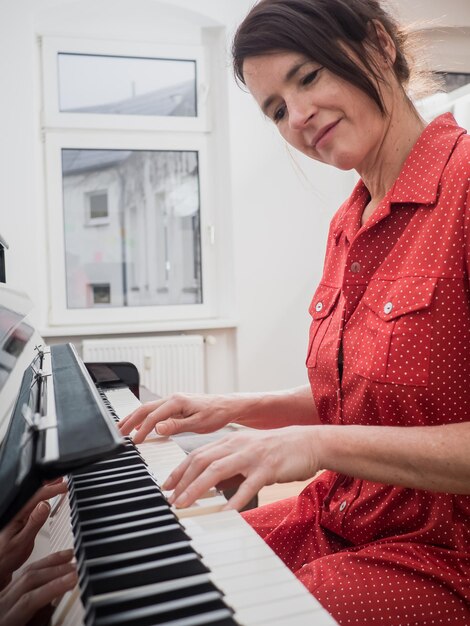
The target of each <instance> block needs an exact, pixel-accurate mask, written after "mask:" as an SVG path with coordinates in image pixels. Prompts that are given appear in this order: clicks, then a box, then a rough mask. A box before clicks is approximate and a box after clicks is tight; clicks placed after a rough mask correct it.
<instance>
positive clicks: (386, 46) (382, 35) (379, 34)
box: [369, 20, 397, 67]
mask: <svg viewBox="0 0 470 626" xmlns="http://www.w3.org/2000/svg"><path fill="white" fill-rule="evenodd" d="M369 29H370V30H371V31H372V29H373V30H374V31H375V36H374V33H373V32H371V35H372V40H373V41H374V43H375V42H376V44H377V49H378V51H379V52H380V53H381V56H382V59H383V62H385V66H388V67H393V65H394V63H395V60H396V58H397V49H396V47H395V44H394V42H393V39H392V38H391V37H390V35H389V33H388V32H387V31H386V30H385V27H384V25H383V24H382V22H380V21H379V20H372V22H371V23H370V24H369ZM377 62H378V63H379V64H380V58H378V59H377Z"/></svg>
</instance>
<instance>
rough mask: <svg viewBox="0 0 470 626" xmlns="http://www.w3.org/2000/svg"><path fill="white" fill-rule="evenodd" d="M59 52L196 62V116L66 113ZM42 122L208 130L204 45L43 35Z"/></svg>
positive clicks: (90, 126) (48, 124)
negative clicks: (61, 103) (61, 98)
mask: <svg viewBox="0 0 470 626" xmlns="http://www.w3.org/2000/svg"><path fill="white" fill-rule="evenodd" d="M60 53H71V54H90V55H105V56H119V57H136V58H139V57H140V58H155V59H160V58H163V59H172V60H182V61H187V60H191V61H195V62H196V94H197V96H196V97H197V116H196V117H177V116H174V117H172V116H158V115H121V114H119V115H113V114H108V113H105V114H93V113H67V112H63V111H61V110H60V109H59V72H58V63H57V58H58V55H59V54H60ZM41 54H42V83H43V103H44V108H43V122H44V126H45V128H46V129H47V128H71V129H79V128H82V129H84V130H89V129H96V130H105V129H110V130H119V129H120V130H145V131H152V130H153V131H171V132H184V133H189V132H199V133H202V132H210V130H211V128H210V124H209V111H208V98H207V96H208V93H209V76H208V69H207V65H208V64H207V63H206V61H205V54H204V48H203V47H202V46H195V45H191V46H189V45H181V46H180V45H170V44H165V45H157V44H152V43H145V42H128V41H125V42H124V41H123V42H121V41H105V40H89V39H67V38H61V37H43V38H42V40H41Z"/></svg>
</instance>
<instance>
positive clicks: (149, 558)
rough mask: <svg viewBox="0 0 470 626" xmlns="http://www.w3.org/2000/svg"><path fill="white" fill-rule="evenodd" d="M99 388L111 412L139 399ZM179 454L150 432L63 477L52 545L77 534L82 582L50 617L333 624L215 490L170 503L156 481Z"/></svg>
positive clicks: (69, 623) (103, 623)
mask: <svg viewBox="0 0 470 626" xmlns="http://www.w3.org/2000/svg"><path fill="white" fill-rule="evenodd" d="M106 396H107V402H109V408H110V410H111V411H113V410H114V412H115V414H116V416H117V419H120V418H122V417H124V416H125V415H127V414H128V413H129V412H130V411H132V410H133V409H135V408H136V407H137V406H139V404H140V403H139V401H138V400H137V399H136V398H135V396H134V395H133V394H132V393H131V392H130V391H129V390H127V389H119V390H112V391H109V392H107V393H106ZM184 456H185V455H184V452H183V451H182V450H181V449H180V448H179V446H177V444H175V443H174V442H172V441H170V440H168V439H166V438H162V437H158V436H157V435H155V436H154V437H153V438H152V439H151V440H150V441H149V440H148V439H147V440H146V442H145V443H143V444H140V445H138V446H134V444H132V443H130V442H129V444H128V445H127V447H126V450H125V451H124V452H122V453H120V454H119V455H118V456H117V457H115V458H113V459H108V460H105V461H101V462H99V463H95V464H94V465H92V466H89V467H87V468H85V469H84V470H82V471H80V472H78V471H77V472H74V474H73V476H72V477H70V488H69V495H68V496H67V497H66V498H64V500H63V502H62V504H61V506H60V507H59V508H58V510H57V511H53V516H52V517H51V549H52V550H53V551H55V550H62V549H65V548H67V547H71V546H72V545H73V542H75V551H76V555H77V566H78V569H79V586H80V589H78V588H77V589H76V590H74V591H73V592H71V593H70V594H66V596H64V598H63V599H62V601H61V602H60V604H59V606H58V607H57V609H56V611H55V613H54V617H53V621H52V625H53V626H80V625H82V624H83V625H86V626H91V625H93V626H114V625H116V626H117V625H119V624H123V625H125V624H132V625H133V626H151V625H152V626H153V625H156V624H165V625H166V626H197V625H203V624H208V625H209V624H211V625H213V626H230V625H233V624H239V625H245V626H268V625H270V626H287V625H289V624H296V626H304V625H305V626H307V624H308V625H309V626H312V625H313V626H315V625H318V626H333V625H334V624H336V622H335V621H334V620H333V618H332V617H331V616H330V615H329V614H328V613H327V612H326V611H325V609H323V607H322V606H321V605H320V604H319V602H318V601H317V600H316V599H315V598H314V597H313V596H312V595H311V594H310V593H309V592H308V591H307V590H306V589H305V587H304V586H303V585H302V584H301V583H300V582H299V581H298V580H297V579H296V578H295V576H294V575H293V574H292V573H291V572H290V571H289V569H288V568H287V567H286V566H285V565H284V563H283V562H282V561H281V560H280V559H279V558H278V557H277V556H276V555H275V554H274V553H273V552H272V550H271V549H270V548H269V547H268V546H267V545H266V544H265V543H264V542H263V541H262V539H261V538H260V537H259V536H258V535H257V534H256V532H255V531H254V530H253V529H252V528H251V527H250V526H249V524H247V523H246V522H245V521H244V520H243V518H242V517H241V516H240V515H239V514H238V513H237V512H236V511H220V510H219V509H220V508H221V507H222V506H223V504H224V503H225V498H224V497H223V496H222V495H219V494H217V492H215V490H211V491H210V492H208V494H206V497H204V498H201V499H200V500H199V501H198V502H196V503H195V505H193V506H192V507H188V509H183V510H175V509H172V508H171V507H170V506H169V505H168V503H167V501H166V498H165V494H164V493H163V492H162V491H161V490H160V488H159V486H158V485H159V484H161V483H162V482H163V481H164V480H165V478H166V477H167V476H168V474H169V473H170V472H171V470H172V469H173V468H174V467H175V466H176V465H177V464H178V463H179V462H180V461H181V460H182V459H183V458H184ZM214 511H217V512H214ZM70 521H71V522H72V528H71V525H70ZM72 530H73V532H72ZM74 536H75V540H74Z"/></svg>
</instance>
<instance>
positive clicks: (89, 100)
mask: <svg viewBox="0 0 470 626" xmlns="http://www.w3.org/2000/svg"><path fill="white" fill-rule="evenodd" d="M43 73H44V118H45V126H44V131H45V145H46V150H45V155H46V163H47V170H48V179H47V204H48V217H49V231H50V238H51V241H50V245H49V250H50V251H51V261H52V262H51V263H50V274H51V281H50V282H51V294H52V298H51V318H50V323H51V324H52V325H62V324H64V325H66V324H89V323H98V324H99V323H103V325H107V324H109V322H139V321H154V320H170V319H191V318H193V319H196V318H197V319H200V318H204V317H213V316H214V314H215V304H214V303H215V295H214V291H215V288H214V276H215V262H214V261H215V258H214V250H213V245H212V237H211V236H207V237H206V236H205V233H206V232H209V233H212V232H213V225H212V222H213V208H212V206H211V197H212V193H211V180H212V179H211V178H209V176H208V171H209V168H211V170H212V169H213V168H212V167H211V166H210V165H209V162H210V155H211V154H212V151H213V149H212V148H211V140H212V134H211V128H210V126H209V124H208V115H207V98H206V96H207V72H206V69H205V63H204V54H203V51H202V49H201V48H199V47H171V48H170V47H165V48H162V47H158V46H144V45H141V44H139V45H137V44H136V45H135V46H133V45H131V44H129V43H122V44H119V43H116V42H97V41H80V40H71V41H67V40H61V39H54V38H50V39H49V38H47V39H44V40H43Z"/></svg>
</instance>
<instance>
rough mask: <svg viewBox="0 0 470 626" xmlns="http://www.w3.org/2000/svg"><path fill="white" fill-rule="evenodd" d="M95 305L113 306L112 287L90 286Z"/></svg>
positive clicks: (105, 284) (107, 285) (105, 285)
mask: <svg viewBox="0 0 470 626" xmlns="http://www.w3.org/2000/svg"><path fill="white" fill-rule="evenodd" d="M90 288H91V293H92V298H93V300H92V302H93V304H111V285H110V284H109V283H104V284H102V285H99V284H98V285H90Z"/></svg>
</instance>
